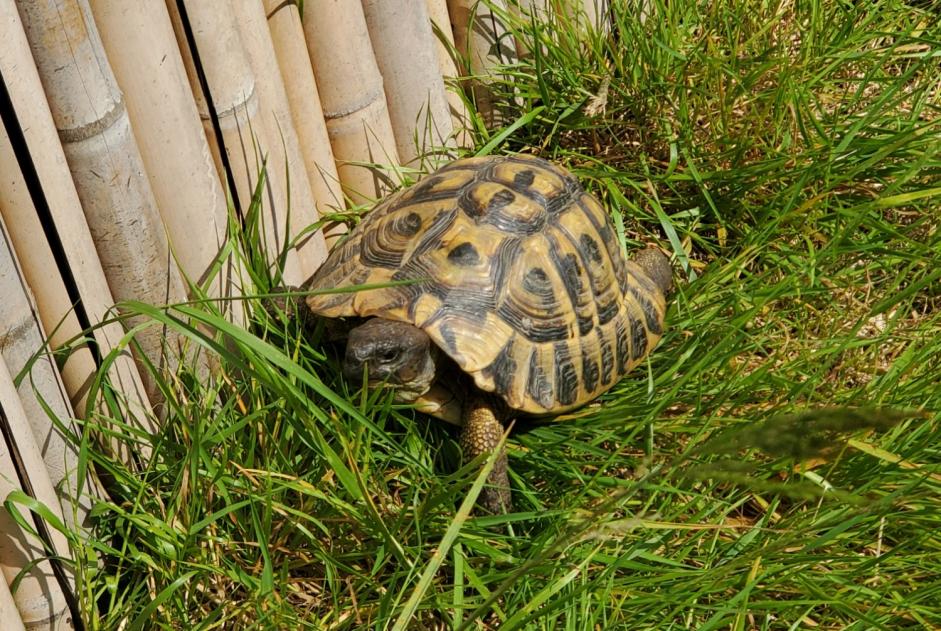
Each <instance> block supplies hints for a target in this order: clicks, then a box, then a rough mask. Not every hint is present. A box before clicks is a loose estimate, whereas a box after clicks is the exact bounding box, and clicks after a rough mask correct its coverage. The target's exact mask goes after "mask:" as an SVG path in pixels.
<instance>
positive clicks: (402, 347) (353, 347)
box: [343, 318, 438, 402]
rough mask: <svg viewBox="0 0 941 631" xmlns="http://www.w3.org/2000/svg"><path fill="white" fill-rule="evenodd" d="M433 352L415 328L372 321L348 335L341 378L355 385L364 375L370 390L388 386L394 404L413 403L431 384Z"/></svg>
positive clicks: (382, 320) (393, 322)
mask: <svg viewBox="0 0 941 631" xmlns="http://www.w3.org/2000/svg"><path fill="white" fill-rule="evenodd" d="M437 348H438V347H437V346H435V345H434V344H433V343H432V341H431V339H430V338H429V337H428V335H427V334H426V333H425V332H424V331H422V330H421V329H420V328H418V327H417V326H414V325H412V324H408V323H406V322H396V321H394V320H385V319H383V318H372V319H370V320H367V321H366V322H365V323H364V324H361V325H360V326H358V327H356V328H355V329H353V330H352V331H350V336H349V339H348V340H347V342H346V356H345V357H344V358H343V374H344V375H346V377H347V379H350V380H351V381H354V382H358V381H359V380H361V379H362V378H363V373H364V371H365V373H366V378H367V384H368V385H369V387H370V388H375V387H378V386H382V385H386V386H391V387H392V388H394V389H395V392H396V394H395V398H396V399H397V400H398V401H401V402H409V401H414V400H415V399H417V398H418V397H420V396H421V395H423V394H425V393H426V392H427V391H428V389H429V388H430V387H431V384H432V382H434V380H435V357H436V355H437Z"/></svg>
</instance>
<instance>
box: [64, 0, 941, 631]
mask: <svg viewBox="0 0 941 631" xmlns="http://www.w3.org/2000/svg"><path fill="white" fill-rule="evenodd" d="M914 4H915V3H912V4H905V3H902V2H896V1H880V2H856V3H851V2H824V1H823V0H811V1H809V2H788V1H781V2H692V1H684V2H672V1H670V2H667V1H666V0H653V1H651V2H649V3H647V6H648V9H647V17H646V19H645V20H644V19H641V17H642V13H641V11H640V10H639V9H638V5H639V3H634V2H627V1H626V0H625V1H620V2H619V1H617V0H615V1H614V2H612V5H613V7H614V11H613V14H612V23H611V24H610V25H608V27H607V28H606V29H605V30H604V31H602V32H593V33H585V32H582V31H579V30H578V29H577V27H576V26H574V24H573V23H572V22H571V21H566V20H561V21H559V22H557V23H553V24H542V23H539V22H527V21H524V20H521V21H519V22H517V23H516V24H515V26H514V31H515V32H516V34H517V36H518V37H519V38H520V39H521V40H522V41H524V42H527V47H528V49H529V50H530V51H531V52H530V54H529V55H528V56H524V57H523V59H522V61H520V62H519V63H518V64H516V65H513V66H511V67H508V68H507V69H506V71H505V72H506V76H507V77H509V78H510V80H511V82H509V83H501V82H500V81H497V82H495V83H494V84H493V89H494V91H495V92H496V93H497V95H498V101H501V100H502V104H503V108H504V116H505V120H506V126H511V125H513V126H515V128H514V131H513V132H512V133H510V134H506V135H501V133H500V131H501V130H499V129H492V130H489V131H487V132H485V133H480V134H478V137H477V142H478V147H486V148H487V150H488V151H489V152H492V153H501V152H512V151H526V152H531V153H537V154H539V155H541V156H543V157H547V158H550V159H553V160H557V161H559V162H561V163H563V164H565V165H566V166H568V167H569V168H570V169H572V170H573V171H574V172H575V173H576V174H578V175H579V176H580V177H581V178H582V180H583V181H584V182H585V184H586V186H587V187H588V188H589V189H590V190H592V191H593V192H594V193H596V194H597V195H599V197H601V198H602V200H603V201H604V202H605V203H606V205H607V207H608V208H609V209H610V210H611V212H612V215H613V217H614V218H615V223H616V225H617V226H618V229H619V232H620V235H621V237H622V240H623V243H624V244H625V246H626V247H627V249H628V250H630V249H632V248H634V247H636V246H637V245H639V244H641V243H657V244H659V245H661V246H662V247H664V248H665V249H666V250H667V251H670V252H672V253H673V254H674V257H675V261H676V270H677V276H678V281H679V282H678V289H677V292H676V294H675V295H674V296H673V298H672V303H671V307H670V311H669V314H668V318H667V319H668V325H669V330H668V332H667V334H666V336H665V337H664V339H663V340H662V342H661V343H660V345H659V347H658V348H657V349H656V351H655V353H654V354H653V355H652V356H651V357H650V360H649V362H648V363H647V364H645V365H643V366H641V367H640V368H638V369H637V370H636V371H635V372H634V373H633V374H632V375H631V376H629V377H628V378H626V379H624V380H623V381H622V382H621V383H620V384H619V385H618V386H617V387H616V388H615V389H614V390H612V391H611V392H610V393H609V394H607V395H606V396H604V397H603V398H602V399H601V401H599V402H597V403H596V404H593V405H591V406H589V407H588V408H586V409H584V410H580V411H578V412H577V413H575V414H573V415H569V416H568V417H566V418H564V419H561V420H558V421H557V422H548V423H533V422H531V421H525V420H523V421H521V422H520V423H519V424H518V426H517V428H516V430H515V433H514V434H513V435H512V436H511V437H510V439H509V442H508V451H509V457H510V464H511V468H512V472H511V479H512V482H513V485H514V497H515V503H516V506H515V509H516V512H514V513H512V514H509V515H506V516H491V517H470V518H467V516H466V514H465V513H462V512H459V510H458V507H459V506H460V505H461V502H462V500H463V498H464V496H465V494H466V493H467V491H468V490H469V489H470V488H471V485H472V484H473V482H474V480H475V479H476V476H477V472H476V470H475V469H474V468H472V467H464V468H461V463H460V454H459V448H458V445H457V440H456V438H457V437H456V434H455V432H454V431H453V429H451V428H449V427H447V426H445V425H444V424H442V423H440V422H437V421H434V420H431V419H428V418H427V417H424V416H421V415H417V414H414V413H413V412H411V411H410V410H408V409H407V408H406V407H403V406H397V405H394V404H392V403H391V400H390V399H389V396H388V395H387V394H385V393H381V392H377V393H362V392H358V391H356V390H355V388H354V387H353V385H352V384H348V383H345V382H343V381H342V379H341V378H340V377H339V375H338V371H337V369H336V364H335V354H334V352H333V351H332V350H331V349H330V347H329V345H328V344H326V343H324V341H323V339H322V337H323V336H322V335H321V331H319V330H309V329H305V327H304V326H302V325H301V324H300V323H298V322H294V321H292V320H291V319H290V318H284V317H281V315H280V314H278V313H277V312H276V310H273V309H271V308H270V307H269V308H268V309H267V310H266V309H265V308H264V307H265V305H270V304H271V303H270V302H265V301H262V300H260V299H254V298H249V299H247V300H246V302H245V306H246V307H247V312H248V314H249V317H250V319H251V321H250V322H249V323H248V325H247V326H244V327H243V326H240V325H232V324H229V323H227V322H226V320H225V319H224V318H223V317H221V311H220V309H221V306H220V305H218V304H215V303H213V302H211V301H207V302H198V303H194V304H192V305H184V306H178V307H175V308H172V309H170V310H168V311H162V310H159V309H153V308H150V307H147V306H145V305H126V306H125V307H126V308H127V309H128V310H131V311H138V312H143V313H145V314H147V315H150V316H151V317H152V318H153V322H154V325H165V326H169V327H173V328H176V329H178V330H179V331H181V332H182V333H183V334H184V336H186V337H187V338H188V339H189V343H190V345H191V347H192V352H198V355H200V356H202V357H207V358H210V359H211V362H210V363H212V364H214V365H215V366H217V368H218V371H217V373H216V374H215V376H214V377H212V378H209V377H207V376H206V374H205V373H203V372H200V371H199V370H197V369H196V365H197V363H198V362H196V361H195V360H194V361H193V362H190V363H186V364H184V365H183V366H182V367H181V368H180V369H179V372H178V374H175V375H172V376H169V377H163V378H162V381H161V383H162V385H163V391H164V394H165V396H166V399H167V409H168V415H167V419H166V420H165V422H164V424H163V427H164V429H163V431H162V432H161V433H160V434H159V435H156V436H150V435H143V436H134V435H131V433H130V431H129V430H126V431H125V430H122V429H121V427H120V426H119V427H118V428H117V432H118V437H119V438H121V437H122V436H123V439H124V440H126V441H127V442H130V443H133V444H135V445H138V446H139V443H140V442H141V441H143V442H144V443H147V444H149V446H150V447H152V452H153V457H152V458H151V459H150V460H149V461H148V462H146V463H144V466H143V470H142V471H136V470H131V469H129V468H128V467H126V466H124V465H123V464H121V462H120V461H118V460H116V459H115V458H113V457H111V456H110V455H109V454H108V453H107V452H105V451H104V450H100V449H99V450H97V451H96V452H94V454H93V455H92V458H93V460H94V462H95V465H96V466H97V467H98V468H99V469H100V470H101V471H103V472H105V473H106V475H105V476H104V477H105V481H106V482H107V484H108V487H109V490H110V491H111V496H110V499H108V500H103V501H101V502H100V503H99V504H98V506H97V507H96V509H95V511H94V527H93V529H92V531H91V539H90V540H89V542H88V543H87V544H85V546H84V548H83V549H82V550H80V551H79V552H80V557H81V558H83V559H87V560H88V562H87V563H86V564H85V565H82V566H81V567H80V568H79V569H80V571H79V585H80V593H81V594H82V597H83V601H84V604H85V606H86V608H87V611H88V621H89V625H90V627H91V628H100V629H114V628H119V625H122V624H124V625H127V626H125V627H122V628H127V629H133V628H167V629H171V628H172V629H177V628H192V629H211V628H219V629H223V628H224V629H231V628H286V629H295V628H341V629H358V628H366V627H379V628H386V627H392V626H393V625H395V624H400V625H402V627H403V628H416V629H437V628H442V629H443V628H469V629H475V628H496V627H500V628H507V629H510V628H524V627H531V628H545V629H562V628H564V629H614V628H621V629H670V628H673V629H679V628H689V629H714V628H721V629H726V628H733V629H779V628H780V629H784V628H827V629H837V628H840V629H843V628H851V629H872V628H882V629H900V628H935V627H939V626H941V605H939V603H941V582H939V580H941V579H939V577H941V571H939V570H941V539H939V535H938V533H939V532H941V499H939V490H941V468H939V465H941V454H939V451H938V445H939V444H941V435H939V410H941V388H939V385H938V384H939V381H941V374H939V373H941V370H939V369H941V362H939V360H938V358H939V357H941V232H939V223H941V209H939V202H941V177H939V175H941V134H939V125H941V116H939V114H941V110H939V106H941V92H939V91H941V73H939V72H938V67H939V65H938V64H939V59H941V26H939V22H941V21H939V19H938V14H937V13H932V12H931V10H930V6H928V5H926V6H927V8H926V7H922V8H917V7H916V6H914ZM936 10H937V9H935V11H936ZM501 93H502V94H503V98H502V99H500V98H499V96H500V94H501ZM236 243H238V247H235V250H236V251H237V252H239V253H241V254H240V256H242V257H243V260H244V268H245V269H246V270H247V271H245V272H244V276H243V283H244V285H245V288H246V291H247V293H248V294H249V295H251V296H254V295H257V294H263V293H265V292H267V291H269V290H271V289H272V288H275V287H277V286H278V285H279V284H280V281H279V279H278V278H277V277H276V275H273V274H272V273H271V271H270V270H267V269H266V267H265V264H264V262H263V261H264V259H263V257H259V256H258V253H257V252H256V251H255V248H254V245H255V244H256V243H257V234H255V235H254V236H253V233H252V232H251V231H250V230H249V231H248V232H247V233H244V234H243V235H241V236H240V237H239V239H235V238H234V239H233V245H234V244H236ZM207 331H214V332H215V334H214V336H213V335H210V334H208V333H207ZM191 364H192V365H191ZM846 407H852V408H859V409H861V410H862V411H861V412H859V413H850V412H847V411H846V410H845V409H842V410H841V408H846ZM113 412H114V415H115V416H117V415H118V414H119V413H121V412H123V411H122V409H121V404H120V401H118V402H115V403H114V408H113ZM896 412H902V413H904V414H903V416H904V417H903V418H902V417H896V416H895V413H896ZM854 414H856V415H855V416H854ZM795 415H796V416H795ZM886 418H890V420H891V421H892V422H885V420H886ZM795 419H797V420H795ZM110 420H111V419H110V418H109V417H108V415H105V416H104V417H103V418H101V419H99V420H96V421H94V422H92V423H91V424H90V426H91V427H92V428H94V427H96V426H97V425H99V424H100V425H101V426H105V425H107V424H108V423H109V422H110ZM99 421H100V422H99ZM873 427H874V428H875V429H878V430H879V431H872V430H871V428H873ZM756 428H765V429H762V430H761V431H758V430H757V429H756ZM767 428H771V430H770V431H768V430H767ZM812 429H816V430H819V432H818V433H816V434H815V433H814V432H813V431H811V430H812ZM825 430H829V431H825ZM724 431H725V432H728V431H731V432H733V433H732V434H724V435H723V436H729V445H730V447H734V450H733V449H731V448H726V446H725V445H724V444H723V443H721V442H720V443H717V442H716V439H715V437H716V436H718V435H719V433H720V432H724ZM804 434H806V438H807V440H799V439H800V438H804ZM795 436H797V437H798V439H795ZM710 439H712V441H711V442H710ZM730 452H731V453H730ZM429 568H430V569H429Z"/></svg>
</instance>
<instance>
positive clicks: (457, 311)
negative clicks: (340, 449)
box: [307, 155, 665, 415]
mask: <svg viewBox="0 0 941 631" xmlns="http://www.w3.org/2000/svg"><path fill="white" fill-rule="evenodd" d="M400 281H403V282H400ZM388 283H395V284H393V285H391V286H385V287H380V288H368V287H367V288H364V289H361V290H358V291H352V292H344V293H323V294H318V295H311V296H309V297H308V298H307V304H308V305H309V307H310V309H311V310H312V311H313V312H315V313H317V314H320V315H322V316H326V317H350V316H360V317H369V316H377V317H381V318H387V319H391V320H399V321H404V322H408V323H410V324H413V325H415V326H417V327H419V328H421V329H423V330H424V331H425V332H426V333H427V334H428V335H429V336H430V338H431V339H432V341H433V342H434V343H435V344H437V345H438V347H440V349H441V350H442V351H444V353H446V354H447V355H448V356H449V357H450V358H451V359H453V360H454V362H455V363H456V364H457V365H458V366H459V367H460V368H461V369H462V370H463V371H464V372H466V373H467V374H469V375H470V376H471V377H473V380H474V382H475V384H476V385H477V387H478V388H480V389H481V390H483V391H486V392H493V393H496V394H498V395H500V396H501V397H502V398H503V399H504V400H505V401H506V403H507V404H508V405H509V407H510V408H513V409H515V410H518V411H521V412H525V413H529V414H537V415H538V414H547V413H557V412H561V411H565V410H569V409H572V408H575V407H578V406H580V405H582V404H584V403H586V402H588V401H590V400H591V399H593V398H595V397H597V396H598V395H600V394H601V393H603V392H605V391H606V390H608V389H609V388H610V387H611V386H612V385H614V384H615V383H616V382H617V381H618V380H619V379H620V378H621V376H623V375H624V374H625V373H626V372H628V371H629V370H630V369H631V368H633V367H634V366H635V365H636V364H637V363H638V362H640V361H641V360H642V359H643V358H644V357H645V356H646V354H647V353H648V351H649V350H650V349H652V348H653V347H654V345H656V343H657V341H658V340H659V338H660V335H661V333H662V323H663V317H664V310H665V299H664V296H663V294H662V292H661V291H660V289H658V288H657V287H656V285H655V284H654V282H653V281H652V280H651V279H650V278H649V277H648V276H647V275H646V274H645V272H644V271H643V270H642V269H641V268H640V267H639V266H638V265H636V264H634V263H632V262H631V261H627V260H625V259H624V257H623V255H622V253H621V248H620V247H619V244H618V241H617V239H616V237H615V232H614V229H613V227H612V224H611V219H610V217H609V216H608V214H607V213H606V212H605V210H604V208H603V207H602V206H601V204H600V203H599V202H598V200H597V199H596V198H595V197H594V196H592V195H590V194H588V193H586V192H585V191H584V190H583V189H582V187H581V185H580V184H579V183H578V181H577V180H576V179H575V178H574V177H573V176H572V175H571V174H570V173H569V172H568V171H566V170H565V169H562V168H561V167H559V166H556V165H553V164H551V163H549V162H546V161H545V160H542V159H540V158H535V157H531V156H525V155H518V156H512V157H479V158H468V159H463V160H458V161H456V162H452V163H451V164H448V165H447V166H445V167H443V168H441V169H439V170H438V171H436V172H434V173H433V174H431V175H429V176H427V177H425V178H424V179H423V180H421V181H420V182H419V183H418V184H416V185H414V186H412V187H410V188H407V189H405V190H403V191H400V192H399V193H397V194H394V195H392V196H391V197H388V198H387V199H385V200H384V201H382V202H381V203H379V204H378V205H377V206H376V207H375V208H374V209H373V210H372V211H371V212H370V213H369V214H368V215H367V216H366V218H365V219H364V220H363V221H362V222H361V223H360V224H359V225H358V226H356V228H355V229H354V230H352V232H351V233H350V234H349V236H348V238H347V240H346V241H345V242H344V243H343V244H342V245H340V246H339V247H337V248H336V249H335V250H334V251H333V252H332V253H331V254H330V257H329V258H328V259H327V261H326V262H325V263H324V265H323V266H322V267H321V268H320V270H318V272H317V273H316V274H315V275H314V276H313V278H312V279H311V282H310V285H309V287H310V289H315V290H316V289H334V288H344V287H352V286H357V285H367V286H369V285H377V284H388Z"/></svg>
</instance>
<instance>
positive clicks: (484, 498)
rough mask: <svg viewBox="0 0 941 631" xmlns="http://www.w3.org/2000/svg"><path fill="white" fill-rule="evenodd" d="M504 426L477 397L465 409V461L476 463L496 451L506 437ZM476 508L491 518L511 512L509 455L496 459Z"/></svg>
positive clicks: (462, 437)
mask: <svg viewBox="0 0 941 631" xmlns="http://www.w3.org/2000/svg"><path fill="white" fill-rule="evenodd" d="M503 429H504V428H503V424H502V423H501V422H500V421H499V419H498V418H497V415H496V413H495V412H494V409H493V407H492V406H491V405H490V404H489V403H488V402H487V401H486V400H485V399H483V398H479V397H474V398H472V400H471V401H468V403H467V405H466V406H465V408H464V423H463V427H462V428H461V451H462V452H463V453H464V458H465V459H468V460H473V459H474V458H476V457H477V456H479V455H480V454H483V453H487V454H489V453H490V452H492V451H493V450H494V449H496V447H497V444H498V443H499V442H500V437H501V436H503ZM477 504H478V505H479V506H480V507H481V508H483V509H484V510H485V511H487V512H488V513H491V514H499V513H505V512H507V511H509V510H510V478H509V476H508V475H507V459H506V451H505V450H503V451H501V452H500V454H499V455H498V456H497V461H496V462H494V464H493V469H491V470H490V475H489V476H487V485H486V486H485V487H484V488H483V490H482V491H481V492H480V496H479V497H478V498H477Z"/></svg>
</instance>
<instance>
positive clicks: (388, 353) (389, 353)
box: [379, 348, 399, 362]
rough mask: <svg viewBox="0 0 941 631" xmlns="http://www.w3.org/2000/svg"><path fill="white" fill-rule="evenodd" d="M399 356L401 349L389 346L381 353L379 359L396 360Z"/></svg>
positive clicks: (384, 360) (385, 360)
mask: <svg viewBox="0 0 941 631" xmlns="http://www.w3.org/2000/svg"><path fill="white" fill-rule="evenodd" d="M398 358H399V349H397V348H387V349H386V350H384V351H382V352H381V353H379V359H380V360H381V361H383V362H391V361H395V360H396V359H398Z"/></svg>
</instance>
